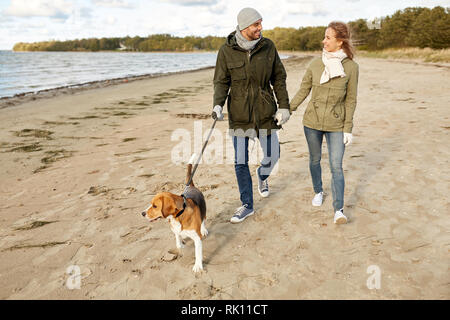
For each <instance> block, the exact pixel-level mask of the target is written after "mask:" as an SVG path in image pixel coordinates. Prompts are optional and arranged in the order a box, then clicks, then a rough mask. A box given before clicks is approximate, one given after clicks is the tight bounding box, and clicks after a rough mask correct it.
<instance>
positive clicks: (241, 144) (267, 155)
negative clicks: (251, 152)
mask: <svg viewBox="0 0 450 320" xmlns="http://www.w3.org/2000/svg"><path fill="white" fill-rule="evenodd" d="M258 139H259V142H260V144H261V148H262V150H263V153H264V158H263V159H262V161H261V167H260V169H259V177H260V178H261V180H266V179H267V178H268V177H269V176H270V173H271V172H272V170H273V168H274V167H275V165H276V164H277V162H278V159H280V143H279V141H278V135H277V134H276V133H272V134H270V135H268V136H266V135H264V136H263V135H261V136H259V137H258ZM248 142H249V138H248V137H236V136H234V137H233V146H234V170H235V172H236V178H237V182H238V186H239V193H240V194H241V202H242V205H247V207H248V208H249V209H253V184H252V176H251V174H250V170H249V167H248V158H249V156H248Z"/></svg>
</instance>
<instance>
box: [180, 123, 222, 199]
mask: <svg viewBox="0 0 450 320" xmlns="http://www.w3.org/2000/svg"><path fill="white" fill-rule="evenodd" d="M216 122H217V119H215V120H214V122H213V125H212V127H211V129H210V130H209V134H208V138H206V141H205V143H204V144H203V148H202V152H201V153H200V156H199V157H198V158H197V161H196V164H195V165H194V169H193V170H192V173H191V177H190V178H189V181H188V182H187V183H186V187H189V185H190V184H191V182H192V179H193V178H194V174H195V171H197V167H198V164H199V162H200V159H201V158H202V156H203V152H204V151H205V149H206V145H207V144H208V142H209V139H210V138H211V134H212V132H213V130H214V127H215V126H216ZM185 189H186V188H185ZM183 194H184V192H183Z"/></svg>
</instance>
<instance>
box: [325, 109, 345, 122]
mask: <svg viewBox="0 0 450 320" xmlns="http://www.w3.org/2000/svg"><path fill="white" fill-rule="evenodd" d="M344 119H345V108H344V105H343V104H342V103H337V104H336V105H335V106H334V107H332V108H331V109H330V112H329V113H328V118H327V119H326V122H327V123H329V124H330V125H331V126H333V127H341V126H343V125H344Z"/></svg>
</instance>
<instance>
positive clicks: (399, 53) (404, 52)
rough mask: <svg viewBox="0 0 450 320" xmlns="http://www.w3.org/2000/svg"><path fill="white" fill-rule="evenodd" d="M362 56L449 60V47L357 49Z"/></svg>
mask: <svg viewBox="0 0 450 320" xmlns="http://www.w3.org/2000/svg"><path fill="white" fill-rule="evenodd" d="M356 54H357V55H360V56H362V57H368V58H384V59H417V60H422V61H424V62H450V49H441V50H435V49H431V48H424V49H421V48H403V49H385V50H380V51H364V50H359V51H357V53H356Z"/></svg>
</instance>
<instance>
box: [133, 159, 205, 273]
mask: <svg viewBox="0 0 450 320" xmlns="http://www.w3.org/2000/svg"><path fill="white" fill-rule="evenodd" d="M195 157H196V155H195V154H194V155H193V156H192V157H191V160H190V161H189V163H188V166H187V175H186V185H187V184H188V183H189V179H190V177H191V173H192V162H193V159H195ZM142 216H143V217H146V218H147V219H148V220H150V222H154V221H156V220H159V219H162V218H164V219H166V220H167V221H168V222H169V224H170V229H171V230H172V232H173V233H174V234H175V241H176V246H177V248H178V249H179V250H181V249H182V248H184V244H183V241H182V239H185V238H187V237H189V238H191V239H192V240H193V241H194V245H195V264H194V267H193V268H192V270H193V271H194V272H199V271H201V270H203V247H202V239H203V238H205V237H206V236H207V235H208V230H206V227H205V220H206V202H205V197H204V196H203V194H202V192H201V191H200V190H198V189H197V188H196V187H195V186H194V182H193V181H191V183H190V184H189V186H186V188H185V190H184V192H183V195H181V196H179V195H176V194H173V193H170V192H161V193H158V194H157V195H155V196H154V198H153V199H152V201H151V204H150V206H149V207H148V208H147V209H146V210H145V211H144V212H142Z"/></svg>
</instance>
